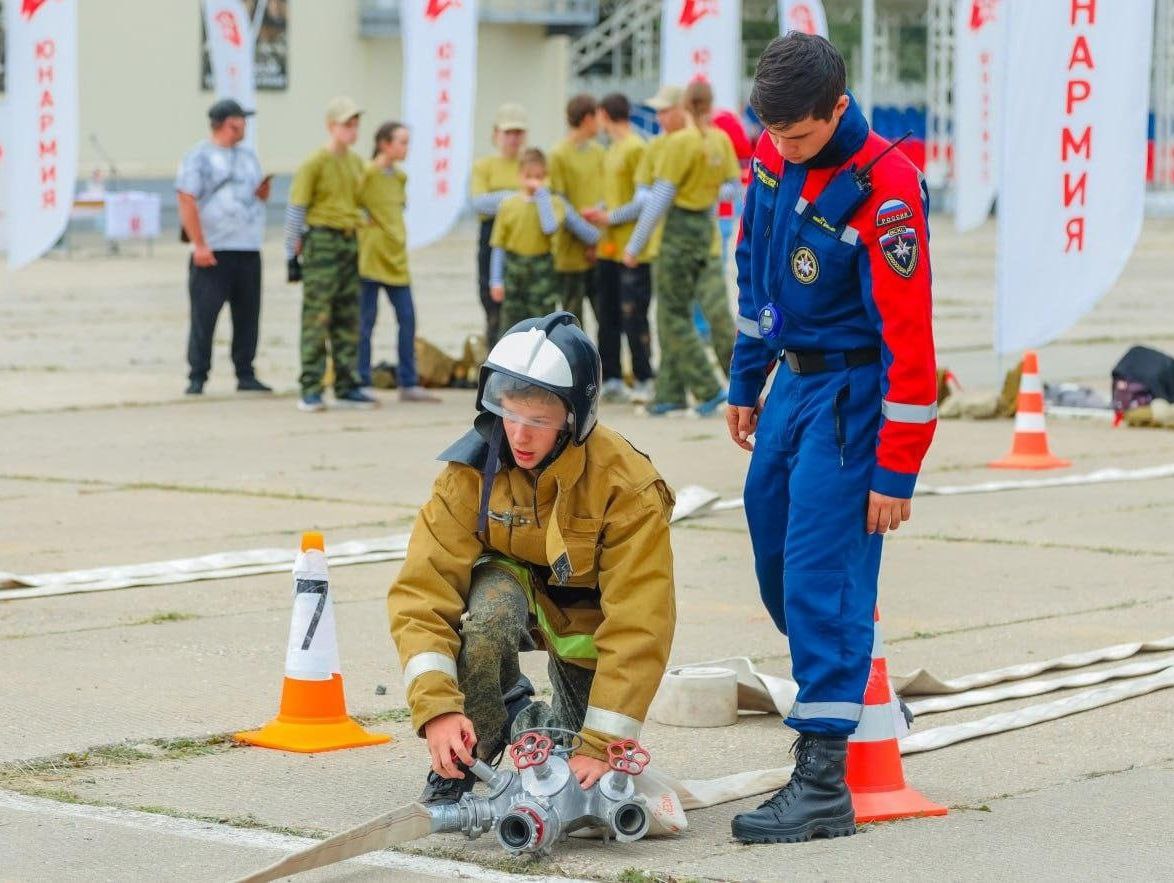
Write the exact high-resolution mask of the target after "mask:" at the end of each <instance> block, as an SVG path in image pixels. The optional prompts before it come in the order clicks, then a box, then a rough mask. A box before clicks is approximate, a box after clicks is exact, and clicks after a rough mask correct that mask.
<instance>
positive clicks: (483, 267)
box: [477, 218, 501, 349]
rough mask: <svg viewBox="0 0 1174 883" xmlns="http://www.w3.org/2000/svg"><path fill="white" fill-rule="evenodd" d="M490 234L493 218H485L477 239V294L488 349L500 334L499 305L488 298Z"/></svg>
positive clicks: (491, 232)
mask: <svg viewBox="0 0 1174 883" xmlns="http://www.w3.org/2000/svg"><path fill="white" fill-rule="evenodd" d="M492 234H493V218H487V219H485V220H483V221H482V222H481V232H480V235H479V236H478V238H477V293H478V294H479V295H480V296H481V306H482V307H483V308H484V309H485V345H486V346H487V347H489V348H490V349H492V348H493V345H494V344H495V343H497V338H498V335H500V334H501V304H499V303H497V302H496V301H494V299H493V298H491V297H490V296H489V255H490V253H491V252H492V251H493V249H491V248H490V247H489V237H490V236H491V235H492Z"/></svg>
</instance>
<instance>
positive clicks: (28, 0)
mask: <svg viewBox="0 0 1174 883" xmlns="http://www.w3.org/2000/svg"><path fill="white" fill-rule="evenodd" d="M47 2H48V0H24V2H23V3H21V5H20V14H21V15H23V16H24V17H25V18H28V19H31V18H32V17H33V16H34V15H36V14H37V10H38V9H40V8H41V7H42V6H44V5H45V4H46V3H47Z"/></svg>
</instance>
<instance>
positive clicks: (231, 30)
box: [215, 9, 242, 49]
mask: <svg viewBox="0 0 1174 883" xmlns="http://www.w3.org/2000/svg"><path fill="white" fill-rule="evenodd" d="M215 22H216V24H218V25H220V36H221V37H223V38H224V41H225V42H226V43H228V45H229V46H235V47H237V48H238V49H239V48H240V45H241V42H242V40H241V30H240V27H239V26H238V25H237V23H236V16H235V15H233V14H232V13H231V12H229V11H228V10H227V9H226V10H224V11H223V12H218V13H216V18H215Z"/></svg>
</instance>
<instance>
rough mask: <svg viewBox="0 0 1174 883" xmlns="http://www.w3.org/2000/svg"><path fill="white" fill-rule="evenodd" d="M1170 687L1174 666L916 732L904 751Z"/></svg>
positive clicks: (1016, 726) (1002, 730)
mask: <svg viewBox="0 0 1174 883" xmlns="http://www.w3.org/2000/svg"><path fill="white" fill-rule="evenodd" d="M1168 687H1174V666H1171V667H1169V668H1166V669H1163V670H1162V671H1160V672H1158V673H1157V674H1152V675H1149V676H1148V677H1143V678H1133V679H1131V680H1127V681H1121V682H1120V683H1115V684H1109V685H1107V686H1103V687H1097V688H1096V689H1094V690H1085V691H1084V692H1083V693H1073V694H1072V695H1071V696H1065V697H1063V698H1062V699H1055V700H1053V701H1051V702H1044V703H1042V704H1040V705H1030V706H1028V707H1027V708H1019V709H1016V710H1015V711H1005V712H1002V713H1001V714H992V715H990V716H989V717H984V718H981V719H979V720H976V721H967V722H966V723H963V724H951V725H949V726H945V727H935V728H934V729H932V730H926V731H925V732H923V733H913V734H912V735H909V736H906V737H905V738H904V739H902V740H901V742H900V745H901V753H902V754H916V753H917V752H920V751H933V750H935V749H937V748H945V747H946V746H947V745H954V744H955V743H958V742H964V741H966V740H967V739H977V738H979V737H981V736H993V735H994V734H995V733H1006V732H1008V731H1009V730H1021V729H1023V728H1024V727H1030V726H1032V725H1034V724H1039V723H1043V722H1044V721H1052V720H1056V719H1057V718H1061V717H1067V716H1068V715H1070V714H1078V713H1080V712H1082V711H1089V710H1090V709H1093V708H1100V707H1101V706H1103V705H1112V704H1113V703H1114V702H1121V701H1122V700H1124V699H1132V698H1133V697H1135V696H1144V695H1145V694H1147V693H1154V692H1157V691H1158V690H1165V689H1166V688H1168Z"/></svg>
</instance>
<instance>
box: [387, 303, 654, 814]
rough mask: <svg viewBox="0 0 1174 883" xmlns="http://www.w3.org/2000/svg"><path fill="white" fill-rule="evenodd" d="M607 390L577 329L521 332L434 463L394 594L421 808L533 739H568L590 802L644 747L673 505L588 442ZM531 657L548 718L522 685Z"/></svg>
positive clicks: (461, 789) (599, 432)
mask: <svg viewBox="0 0 1174 883" xmlns="http://www.w3.org/2000/svg"><path fill="white" fill-rule="evenodd" d="M599 387H600V360H599V352H598V351H597V350H596V348H595V345H594V344H593V343H592V342H591V340H590V338H588V337H587V335H586V334H584V333H583V331H582V330H581V329H580V328H579V326H578V324H577V323H576V321H575V319H574V317H573V316H572V315H571V314H570V313H567V312H557V313H552V314H551V315H549V316H546V317H544V318H536V319H527V320H525V321H523V322H519V323H518V324H517V325H515V326H514V327H513V328H511V329H510V330H509V331H508V332H507V333H506V335H505V336H503V337H502V339H501V340H500V341H499V342H498V344H497V345H496V346H495V347H494V348H493V350H492V351H491V352H490V354H489V358H488V360H487V361H486V363H485V365H484V366H483V367H482V369H481V378H480V384H479V390H478V397H477V410H478V412H479V413H478V415H477V417H476V420H475V421H474V429H472V430H471V431H470V432H468V433H467V434H466V435H464V436H463V437H462V438H460V439H459V440H458V441H457V442H455V443H454V444H453V445H452V446H451V447H449V448H448V449H447V450H446V451H444V452H443V453H442V454H441V455H440V459H441V460H443V461H446V464H447V465H446V466H445V467H444V469H443V471H442V472H441V473H440V476H439V478H437V480H436V483H435V485H434V487H433V490H432V496H431V499H429V501H428V502H427V503H426V504H425V505H424V507H423V509H422V510H421V511H420V515H419V517H418V518H417V520H416V525H415V528H414V529H413V531H412V537H411V541H410V543H409V545H408V552H407V558H406V560H405V562H404V565H403V567H402V569H401V570H400V573H399V576H398V578H397V579H396V581H395V583H394V584H393V585H392V587H391V590H390V592H389V593H388V610H389V613H390V619H391V633H392V637H393V638H394V640H395V643H396V646H397V648H398V650H399V656H400V663H401V664H402V666H403V670H404V681H405V687H406V690H407V696H408V703H409V705H410V707H411V712H412V724H413V726H414V727H415V728H416V731H417V732H418V733H419V734H420V735H422V736H424V737H425V738H426V739H427V741H428V750H429V752H430V754H431V757H432V771H431V772H430V773H429V776H428V784H427V786H426V787H425V790H424V794H423V795H422V798H421V800H422V801H424V802H426V803H442V802H455V801H456V800H459V798H460V797H461V795H462V794H464V793H466V792H468V791H469V790H471V789H472V787H473V781H474V777H473V776H472V774H471V773H469V772H468V771H467V765H468V764H471V763H472V762H473V760H474V757H476V758H479V759H482V760H491V759H492V758H493V757H494V756H495V755H497V754H498V753H499V752H500V751H501V750H502V749H503V748H504V747H505V746H506V745H507V744H508V743H509V742H510V741H511V740H512V738H514V737H515V736H516V735H517V734H519V733H521V732H524V731H526V730H529V729H533V728H535V727H560V728H563V729H566V730H569V731H572V733H575V734H577V736H576V737H575V738H573V739H570V738H568V740H567V741H568V742H569V743H570V744H568V745H567V746H566V747H568V748H571V749H573V754H572V756H571V758H570V765H571V769H572V771H573V772H574V773H575V775H576V777H577V778H578V779H579V782H580V783H581V784H582V786H583V787H584V788H589V787H590V786H591V785H593V784H594V783H595V782H596V781H597V780H598V779H599V777H600V776H601V775H602V774H603V773H604V772H606V771H607V769H608V767H607V764H606V762H605V760H604V758H605V757H606V748H607V746H608V744H609V743H611V742H612V741H614V740H616V739H621V738H635V737H637V736H639V734H640V728H641V725H642V723H643V721H644V716H645V714H646V712H647V710H648V706H649V703H651V701H652V697H653V695H654V694H655V692H656V689H657V686H658V685H659V684H660V679H661V676H662V675H663V674H664V670H665V666H666V664H667V662H668V658H669V650H670V648H671V645H672V639H673V629H674V625H675V621H676V609H675V600H674V583H673V560H672V550H671V548H670V546H669V518H670V515H671V513H672V507H673V494H672V491H671V490H670V489H669V487H668V485H666V484H665V482H664V479H662V478H661V477H660V474H659V473H658V472H657V471H656V469H655V468H654V467H653V465H652V463H651V462H650V461H649V460H648V458H647V457H646V456H645V455H643V454H642V453H640V452H639V451H637V450H636V449H635V448H633V447H632V445H631V444H630V443H629V442H628V441H627V440H626V439H624V438H623V436H621V435H619V434H618V433H616V432H614V431H613V430H611V429H608V428H607V427H606V426H600V425H597V408H598V401H599ZM487 477H488V481H486V478H487ZM536 649H540V650H545V651H546V652H547V653H548V654H549V664H548V672H549V675H550V680H551V685H552V688H553V690H552V697H551V701H550V702H549V703H547V702H542V701H533V700H532V699H531V696H533V693H534V690H533V687H532V686H531V685H530V682H529V681H528V680H527V679H526V678H525V677H524V676H523V675H522V674H521V672H520V670H519V667H518V653H519V651H525V650H536Z"/></svg>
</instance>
